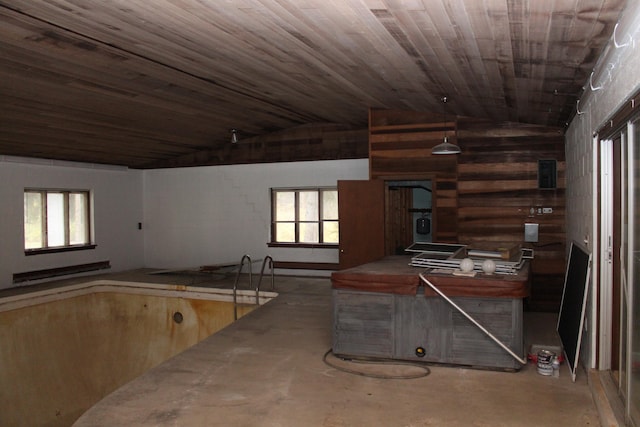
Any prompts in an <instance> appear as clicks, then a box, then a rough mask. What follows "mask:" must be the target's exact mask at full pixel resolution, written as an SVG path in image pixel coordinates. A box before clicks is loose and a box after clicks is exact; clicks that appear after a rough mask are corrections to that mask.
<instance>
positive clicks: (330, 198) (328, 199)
mask: <svg viewBox="0 0 640 427" xmlns="http://www.w3.org/2000/svg"><path fill="white" fill-rule="evenodd" d="M322 219H333V220H337V219H338V192H337V191H335V190H331V191H327V190H325V191H323V192H322Z"/></svg>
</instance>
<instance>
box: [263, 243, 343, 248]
mask: <svg viewBox="0 0 640 427" xmlns="http://www.w3.org/2000/svg"><path fill="white" fill-rule="evenodd" d="M267 246H268V247H270V248H310V249H338V248H339V245H338V244H337V243H278V242H269V243H267Z"/></svg>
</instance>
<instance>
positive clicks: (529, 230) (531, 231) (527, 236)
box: [524, 224, 538, 242]
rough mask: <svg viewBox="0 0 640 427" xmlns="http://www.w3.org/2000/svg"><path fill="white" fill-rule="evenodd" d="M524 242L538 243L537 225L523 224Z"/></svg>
mask: <svg viewBox="0 0 640 427" xmlns="http://www.w3.org/2000/svg"><path fill="white" fill-rule="evenodd" d="M524 241H525V242H537V241H538V224H525V225H524Z"/></svg>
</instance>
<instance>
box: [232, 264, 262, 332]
mask: <svg viewBox="0 0 640 427" xmlns="http://www.w3.org/2000/svg"><path fill="white" fill-rule="evenodd" d="M245 260H246V261H247V263H248V264H249V289H251V280H252V277H251V276H252V272H251V257H250V256H249V255H243V256H242V259H241V260H240V268H238V272H237V273H236V280H235V281H234V282H233V320H238V281H239V280H240V273H242V267H244V262H245ZM256 299H257V295H256Z"/></svg>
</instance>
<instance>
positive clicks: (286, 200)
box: [275, 191, 296, 221]
mask: <svg viewBox="0 0 640 427" xmlns="http://www.w3.org/2000/svg"><path fill="white" fill-rule="evenodd" d="M275 194H276V212H275V215H276V217H275V220H276V221H295V220H296V193H295V192H294V191H277V192H276V193H275Z"/></svg>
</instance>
